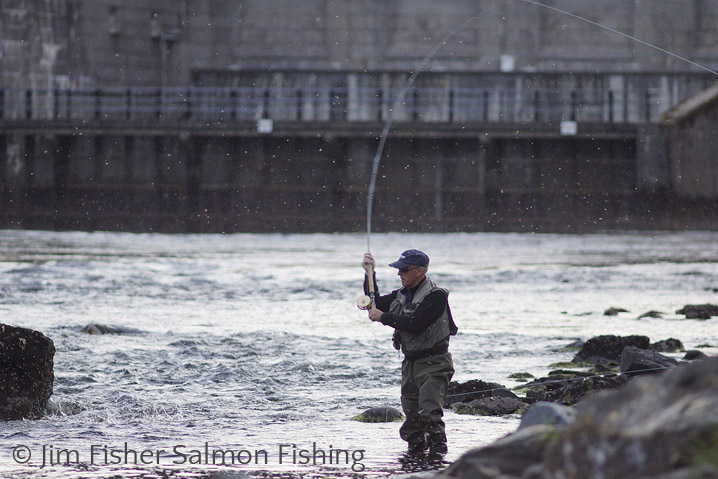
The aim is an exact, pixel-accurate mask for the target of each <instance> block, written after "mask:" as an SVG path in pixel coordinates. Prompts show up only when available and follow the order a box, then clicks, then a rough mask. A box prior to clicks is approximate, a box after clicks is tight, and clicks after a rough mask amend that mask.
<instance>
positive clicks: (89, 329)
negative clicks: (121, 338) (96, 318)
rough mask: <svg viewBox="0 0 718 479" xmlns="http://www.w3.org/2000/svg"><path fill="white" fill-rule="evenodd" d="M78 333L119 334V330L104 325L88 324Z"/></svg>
mask: <svg viewBox="0 0 718 479" xmlns="http://www.w3.org/2000/svg"><path fill="white" fill-rule="evenodd" d="M80 331H82V332H83V333H87V334H121V333H122V331H121V330H120V329H119V328H115V327H113V326H107V325H105V324H97V323H90V324H88V325H87V326H84V327H83V328H82V329H81V330H80Z"/></svg>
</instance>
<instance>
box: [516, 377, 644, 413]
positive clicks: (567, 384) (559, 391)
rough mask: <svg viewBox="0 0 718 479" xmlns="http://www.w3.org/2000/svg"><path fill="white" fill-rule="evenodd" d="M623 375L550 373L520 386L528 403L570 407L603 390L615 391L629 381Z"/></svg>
mask: <svg viewBox="0 0 718 479" xmlns="http://www.w3.org/2000/svg"><path fill="white" fill-rule="evenodd" d="M629 379H630V378H628V377H627V376H625V375H617V374H602V375H596V374H595V372H593V371H590V372H580V371H551V373H549V376H548V377H545V378H540V379H536V380H535V381H531V382H530V383H527V384H524V385H522V386H521V389H522V390H523V389H526V399H527V400H528V401H533V402H537V401H547V402H551V403H558V404H563V405H565V406H571V405H574V404H576V403H577V402H578V401H579V400H580V399H583V398H584V397H586V396H588V395H590V394H593V393H594V392H596V391H601V390H604V389H616V388H618V387H620V386H623V385H624V384H625V383H627V382H628V381H629Z"/></svg>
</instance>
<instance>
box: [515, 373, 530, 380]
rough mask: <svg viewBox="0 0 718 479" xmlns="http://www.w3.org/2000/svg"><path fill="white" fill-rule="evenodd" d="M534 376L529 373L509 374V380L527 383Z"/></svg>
mask: <svg viewBox="0 0 718 479" xmlns="http://www.w3.org/2000/svg"><path fill="white" fill-rule="evenodd" d="M534 377H535V376H534V375H533V374H531V373H512V374H509V379H514V380H516V381H528V380H529V379H533V378H534Z"/></svg>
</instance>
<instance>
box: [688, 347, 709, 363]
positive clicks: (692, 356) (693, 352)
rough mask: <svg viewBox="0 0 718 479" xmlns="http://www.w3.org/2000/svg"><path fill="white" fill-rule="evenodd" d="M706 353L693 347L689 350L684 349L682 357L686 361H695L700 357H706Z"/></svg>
mask: <svg viewBox="0 0 718 479" xmlns="http://www.w3.org/2000/svg"><path fill="white" fill-rule="evenodd" d="M707 357H708V355H707V354H706V353H704V352H703V351H696V350H695V349H692V350H690V351H686V354H685V356H683V359H685V360H686V361H696V360H700V359H706V358H707Z"/></svg>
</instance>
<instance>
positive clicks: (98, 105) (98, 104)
mask: <svg viewBox="0 0 718 479" xmlns="http://www.w3.org/2000/svg"><path fill="white" fill-rule="evenodd" d="M94 118H95V120H98V119H100V118H102V92H101V91H100V89H99V88H97V89H95V114H94Z"/></svg>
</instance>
